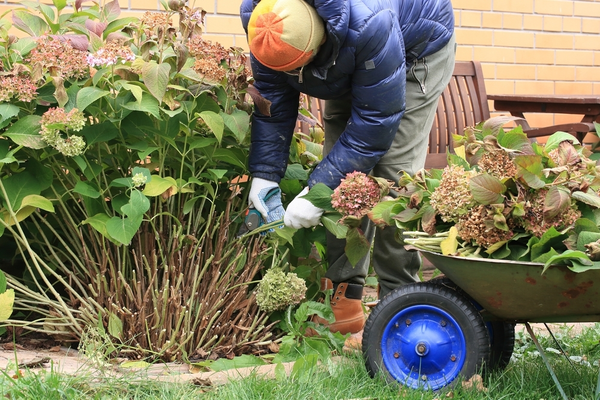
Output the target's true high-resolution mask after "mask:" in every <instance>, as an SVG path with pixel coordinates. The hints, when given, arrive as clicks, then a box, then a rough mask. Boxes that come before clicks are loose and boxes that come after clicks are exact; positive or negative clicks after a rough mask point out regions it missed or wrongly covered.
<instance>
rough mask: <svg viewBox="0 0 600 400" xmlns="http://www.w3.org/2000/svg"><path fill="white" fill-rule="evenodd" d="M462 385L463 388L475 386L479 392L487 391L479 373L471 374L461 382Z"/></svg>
mask: <svg viewBox="0 0 600 400" xmlns="http://www.w3.org/2000/svg"><path fill="white" fill-rule="evenodd" d="M462 387H463V388H465V389H471V388H475V389H476V390H477V391H479V392H487V388H486V387H485V386H483V379H482V378H481V375H473V376H472V377H471V379H469V380H467V381H464V382H463V383H462Z"/></svg>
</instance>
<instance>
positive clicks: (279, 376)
mask: <svg viewBox="0 0 600 400" xmlns="http://www.w3.org/2000/svg"><path fill="white" fill-rule="evenodd" d="M287 377H288V376H287V373H286V372H285V367H284V366H283V363H280V362H279V363H277V364H276V365H275V380H277V381H279V382H283V381H285V380H286V379H287Z"/></svg>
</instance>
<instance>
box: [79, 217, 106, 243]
mask: <svg viewBox="0 0 600 400" xmlns="http://www.w3.org/2000/svg"><path fill="white" fill-rule="evenodd" d="M109 220H110V217H109V216H108V215H106V214H96V215H94V216H93V217H89V218H87V219H85V220H83V221H82V222H81V223H82V224H83V225H86V224H89V225H91V226H92V228H94V229H95V230H97V231H98V232H100V234H101V235H102V236H104V237H105V238H108V239H110V240H111V241H113V242H114V240H113V238H112V237H111V236H110V235H109V234H108V230H107V229H106V223H107V222H108V221H109Z"/></svg>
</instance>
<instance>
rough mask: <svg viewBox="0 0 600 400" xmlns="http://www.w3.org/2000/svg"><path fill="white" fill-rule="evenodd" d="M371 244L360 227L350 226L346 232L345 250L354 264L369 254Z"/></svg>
mask: <svg viewBox="0 0 600 400" xmlns="http://www.w3.org/2000/svg"><path fill="white" fill-rule="evenodd" d="M370 249H371V244H370V243H369V241H368V240H367V238H366V237H365V235H364V234H363V233H362V231H361V230H360V229H359V228H349V229H348V233H347V234H346V247H345V248H344V252H345V253H346V256H347V257H348V261H349V262H350V264H351V265H352V266H356V264H358V262H359V261H360V260H361V259H362V258H363V257H365V256H366V255H368V254H369V250H370Z"/></svg>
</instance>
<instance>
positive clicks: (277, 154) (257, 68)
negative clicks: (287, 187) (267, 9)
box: [240, 0, 300, 183]
mask: <svg viewBox="0 0 600 400" xmlns="http://www.w3.org/2000/svg"><path fill="white" fill-rule="evenodd" d="M255 2H256V0H243V2H242V4H241V6H240V17H241V19H242V25H243V27H244V29H245V30H246V32H247V31H248V21H249V20H250V15H251V14H252V10H253V9H254V5H255V4H254V3H255ZM250 64H251V67H252V75H253V78H254V87H256V89H257V90H258V92H259V93H260V94H261V96H263V97H264V98H266V99H267V100H269V101H270V102H271V108H270V114H271V115H270V116H267V115H263V114H261V113H260V112H259V111H258V110H257V109H256V108H255V109H254V112H253V114H252V127H251V141H250V156H249V160H248V168H249V170H250V173H251V174H252V176H254V177H257V178H263V179H268V180H270V181H274V182H277V183H279V181H281V178H283V176H284V175H285V170H286V168H287V161H288V158H289V151H290V144H291V141H292V137H293V135H294V127H295V125H296V119H297V118H298V103H299V98H300V93H299V92H298V91H296V90H295V89H293V88H292V87H291V86H290V85H288V84H287V77H286V75H285V74H284V73H283V72H277V71H273V70H271V69H269V68H267V67H265V66H264V65H262V64H260V63H259V62H258V61H257V60H256V58H254V56H252V54H250Z"/></svg>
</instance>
